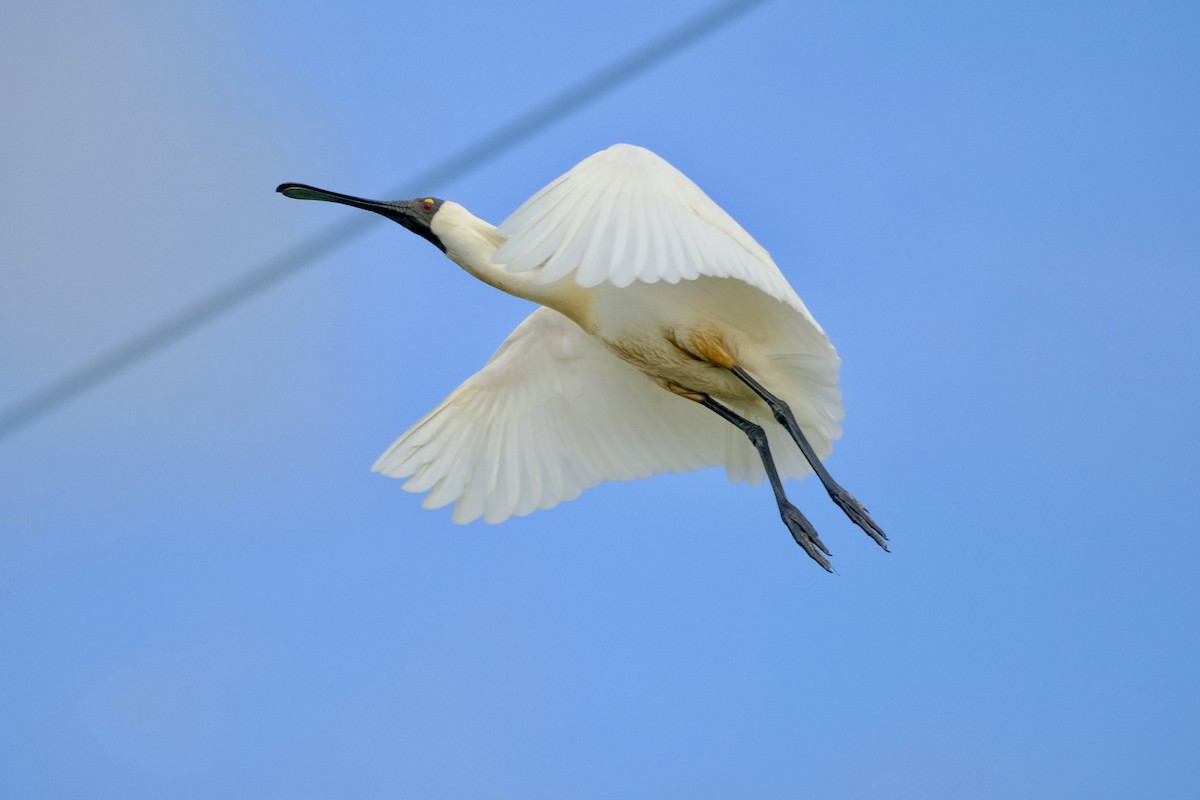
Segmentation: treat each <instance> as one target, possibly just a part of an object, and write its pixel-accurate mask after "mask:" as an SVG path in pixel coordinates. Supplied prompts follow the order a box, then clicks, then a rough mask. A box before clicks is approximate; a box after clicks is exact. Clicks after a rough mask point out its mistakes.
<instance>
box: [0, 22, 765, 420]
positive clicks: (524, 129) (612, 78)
mask: <svg viewBox="0 0 1200 800" xmlns="http://www.w3.org/2000/svg"><path fill="white" fill-rule="evenodd" d="M764 2H767V0H732V2H725V3H720V4H718V5H716V6H713V7H712V8H710V9H708V10H706V11H704V12H702V13H700V14H698V15H696V16H695V17H694V18H692V19H691V20H689V21H688V22H685V23H684V24H682V25H680V26H679V27H677V28H675V29H673V30H671V31H668V32H667V33H665V34H663V35H662V36H660V37H659V38H657V39H655V40H654V41H652V42H650V43H648V44H646V45H645V46H643V47H641V48H639V49H638V50H635V51H634V52H632V53H630V54H629V55H627V56H625V57H624V58H622V59H620V60H618V61H616V62H614V63H612V64H610V65H609V66H607V67H604V68H603V69H601V70H599V71H598V72H596V73H595V74H593V75H592V76H591V77H588V78H586V79H584V80H583V81H581V82H580V83H579V84H577V85H576V86H574V87H572V88H570V89H567V90H566V91H564V92H562V93H561V94H558V95H556V96H554V97H552V98H550V99H549V100H547V101H546V102H544V103H542V104H541V105H539V106H537V107H536V108H533V109H531V110H530V111H528V112H526V113H525V114H523V115H522V116H519V117H517V118H516V119H514V120H512V121H511V122H509V123H508V124H506V125H504V126H503V127H501V128H499V129H497V130H495V131H493V132H492V133H490V134H488V135H487V136H484V137H483V138H482V139H480V140H479V141H477V142H475V143H474V144H471V145H468V146H467V147H466V148H464V149H463V150H461V151H459V152H458V153H455V154H454V155H452V156H450V157H449V158H447V159H446V160H445V161H443V162H441V163H440V164H436V165H434V166H433V167H431V168H430V169H428V170H426V171H425V172H423V173H421V174H419V175H416V176H415V177H413V178H412V179H410V180H409V181H407V182H405V183H404V184H403V185H401V186H400V187H399V189H398V190H397V191H395V192H393V193H392V194H394V195H397V196H407V195H409V194H414V193H417V192H424V191H428V190H429V187H430V186H437V185H440V184H443V183H447V182H449V181H451V180H453V179H455V178H458V177H461V176H463V175H465V174H467V173H469V172H471V171H473V170H475V169H477V168H479V167H480V166H482V165H483V164H486V163H487V162H488V161H491V160H492V159H494V158H496V157H497V156H499V155H500V154H501V153H504V152H506V151H508V150H511V149H512V148H513V147H515V146H516V145H518V144H519V143H521V142H522V141H523V140H525V139H527V138H528V137H530V136H532V135H533V134H535V133H537V132H538V131H540V130H542V129H543V128H546V127H549V126H550V125H552V124H553V123H555V122H558V121H559V120H561V119H563V118H565V117H568V116H570V115H571V114H573V113H575V112H576V111H578V110H580V109H581V108H583V107H584V106H587V105H589V104H591V103H593V102H595V101H596V100H597V99H599V98H600V97H603V96H604V95H606V94H608V93H610V92H612V91H613V90H615V89H617V88H618V87H620V86H622V85H623V84H626V83H628V82H629V81H631V80H633V79H634V78H636V77H637V76H638V75H640V74H641V73H643V72H645V71H647V70H649V69H650V68H652V67H654V66H656V65H657V64H658V63H659V62H661V61H664V60H666V59H667V58H668V57H670V56H672V55H674V54H675V53H678V52H679V51H681V50H683V49H684V48H686V47H688V46H689V45H691V44H693V43H695V42H696V41H698V40H699V39H702V38H703V37H705V36H707V35H709V34H712V33H714V32H716V31H717V30H719V29H721V28H723V27H724V26H725V25H728V24H729V23H730V22H732V21H733V20H734V19H736V18H738V17H740V16H741V15H742V14H745V13H746V12H748V11H750V10H751V9H753V8H755V7H756V6H759V5H762V4H763V3H764ZM370 225H371V221H370V220H369V219H368V218H367V217H366V216H365V215H364V216H363V217H352V218H350V219H348V220H346V221H345V222H342V223H338V224H334V225H331V226H330V227H328V228H326V229H325V230H324V231H322V232H320V233H317V234H315V235H313V236H311V237H309V238H308V239H305V240H303V241H301V242H300V243H298V244H296V245H294V246H292V247H289V248H288V249H287V250H284V251H283V252H281V253H280V254H279V255H277V256H275V257H273V258H270V259H268V260H267V261H265V262H263V263H262V264H260V265H259V266H258V267H256V268H254V269H252V270H250V271H249V272H247V273H246V274H245V275H243V276H242V277H241V278H238V279H236V280H234V281H233V282H232V283H229V284H227V285H226V286H224V287H223V288H220V289H218V290H216V291H215V292H213V293H212V294H210V295H208V296H207V297H203V298H201V299H200V300H197V301H196V302H195V303H192V304H191V305H190V306H187V307H186V308H183V309H182V310H180V311H178V312H176V313H175V314H174V315H173V316H171V317H169V318H167V319H165V320H163V321H162V322H159V323H158V324H156V325H153V326H151V327H149V328H147V329H146V330H144V331H142V332H141V333H139V334H136V335H135V336H133V337H132V338H130V339H129V340H127V341H126V342H124V343H123V344H120V345H118V346H117V347H115V348H113V349H112V350H110V351H109V352H107V353H104V354H102V355H100V356H99V357H97V358H95V359H94V360H92V361H90V362H89V363H87V364H84V365H83V366H82V367H79V368H78V369H75V370H74V371H72V372H69V373H67V374H66V375H64V376H63V377H62V378H59V379H58V380H57V381H54V382H53V383H51V384H49V385H48V386H46V387H44V388H42V389H41V390H40V391H37V392H34V393H33V394H31V395H30V396H28V397H26V398H25V399H24V400H20V401H18V402H17V403H15V404H14V405H12V406H10V407H9V408H7V409H5V410H4V411H3V412H0V439H3V438H4V437H6V436H9V435H11V434H13V433H15V432H16V431H18V430H20V429H21V428H23V427H25V426H26V425H29V424H30V423H32V422H34V421H35V420H37V419H40V418H41V417H43V416H45V415H46V414H49V413H50V412H52V411H54V410H56V409H57V408H59V407H60V406H62V405H64V404H66V403H67V402H69V401H71V400H74V399H75V398H76V397H78V396H80V395H81V394H83V393H85V392H87V391H89V390H90V389H93V388H95V387H96V386H98V385H100V384H102V383H104V382H105V381H108V380H110V379H112V378H114V377H115V376H117V375H119V374H120V373H121V372H123V371H125V370H126V369H128V368H129V367H131V366H133V365H134V364H136V363H138V362H140V361H142V360H144V359H146V358H149V357H150V356H152V355H154V354H155V353H157V352H158V351H160V350H163V349H164V348H166V347H167V346H169V345H171V344H173V343H175V342H177V341H179V340H180V339H182V338H184V337H185V336H187V335H189V334H191V333H193V332H195V331H197V330H199V329H200V328H202V327H204V326H205V325H206V324H208V323H209V322H211V321H212V320H214V319H216V318H218V317H220V316H221V315H222V314H224V313H225V312H227V311H229V310H231V309H233V308H235V307H237V306H239V305H241V304H242V303H244V302H246V301H247V300H249V299H251V298H253V297H256V296H257V295H260V294H262V293H263V292H265V291H267V290H268V289H270V288H272V287H273V286H276V285H278V284H280V283H282V282H283V281H284V280H285V279H287V278H290V277H291V276H292V275H295V274H296V273H298V272H300V270H302V269H304V268H305V267H308V266H311V265H312V264H313V263H315V262H316V261H318V260H320V258H321V257H322V256H324V255H326V254H327V253H330V252H332V251H334V250H336V249H337V248H339V247H341V246H342V245H344V244H346V243H347V242H349V241H351V240H352V239H354V238H355V237H356V236H358V235H359V234H361V233H363V232H364V231H365V230H367V228H368V227H370Z"/></svg>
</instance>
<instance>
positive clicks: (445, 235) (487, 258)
mask: <svg viewBox="0 0 1200 800" xmlns="http://www.w3.org/2000/svg"><path fill="white" fill-rule="evenodd" d="M433 232H434V234H435V235H436V236H437V237H438V239H440V240H441V242H442V246H443V247H445V248H446V256H447V257H448V258H449V259H450V260H451V261H453V262H454V263H455V264H458V265H459V266H460V267H462V268H463V269H465V270H466V271H467V272H469V273H471V274H472V275H474V276H475V277H476V278H478V279H479V280H481V281H483V282H484V283H486V284H488V285H489V286H494V287H496V288H497V289H499V290H500V291H502V292H507V293H508V294H511V295H513V296H515V297H521V298H524V299H526V300H532V301H533V302H535V303H539V304H541V305H544V306H549V307H550V308H553V309H555V310H557V311H560V312H562V313H564V314H566V315H567V316H568V317H571V318H575V317H576V316H578V313H577V312H576V309H577V308H578V307H579V306H580V305H581V303H583V298H582V295H583V290H582V289H580V287H579V286H578V285H576V284H575V282H574V281H572V280H569V279H567V280H562V281H556V282H554V283H546V284H543V283H538V282H537V281H536V280H535V277H534V276H535V274H536V273H534V272H520V273H516V272H509V271H508V270H506V269H504V267H502V266H500V265H499V264H497V263H496V262H494V261H493V260H492V256H493V255H494V254H495V253H496V250H497V249H499V247H500V245H502V244H504V242H505V237H503V236H501V235H500V234H499V233H497V232H496V226H495V225H492V224H491V223H490V222H487V221H485V220H482V219H480V218H479V217H477V216H475V215H474V214H472V213H471V212H470V211H467V210H466V209H465V208H463V207H462V206H460V205H458V204H457V203H452V202H450V201H446V202H444V203H443V204H442V207H441V209H440V210H439V211H438V213H437V216H435V217H434V220H433ZM576 321H577V322H581V323H582V320H578V319H577V320H576Z"/></svg>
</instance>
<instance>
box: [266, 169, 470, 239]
mask: <svg viewBox="0 0 1200 800" xmlns="http://www.w3.org/2000/svg"><path fill="white" fill-rule="evenodd" d="M275 191H277V192H279V193H280V194H282V195H283V196H284V197H291V198H294V199H296V200H324V201H325V202H327V203H341V204H342V205H345V206H353V207H354V208H362V209H365V210H367V211H374V212H375V213H376V214H379V215H381V216H384V217H387V218H388V219H390V220H391V221H392V222H398V223H400V224H401V225H403V226H404V227H405V228H408V229H409V230H410V231H412V232H413V233H415V234H417V235H418V236H420V237H422V238H424V239H427V240H428V241H430V242H432V243H433V245H434V246H435V247H437V249H439V250H441V251H442V252H443V253H444V252H446V247H445V246H444V245H443V244H442V241H441V239H439V238H438V237H437V236H436V235H434V233H433V229H432V228H431V227H430V225H431V224H432V222H433V216H434V214H436V213H437V212H438V210H439V209H440V208H441V207H442V203H443V202H444V201H442V200H439V199H438V198H436V197H418V198H416V199H415V200H394V201H392V202H383V201H380V200H364V199H362V198H361V197H351V196H350V195H348V194H338V193H337V192H327V191H325V190H324V189H318V188H316V187H315V186H306V185H305V184H303V183H281V184H280V185H279V187H278V188H277V189H276V190H275Z"/></svg>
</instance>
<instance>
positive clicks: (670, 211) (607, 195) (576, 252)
mask: <svg viewBox="0 0 1200 800" xmlns="http://www.w3.org/2000/svg"><path fill="white" fill-rule="evenodd" d="M497 230H498V232H499V233H500V234H501V235H503V236H507V237H508V241H507V242H505V243H504V244H503V245H502V246H501V247H500V249H499V250H498V251H497V252H496V254H495V256H494V257H493V260H494V261H495V262H496V263H497V264H500V265H503V266H504V268H505V269H507V270H509V271H511V272H531V271H532V272H534V273H535V275H536V279H537V281H538V282H540V283H550V282H553V281H556V280H559V279H561V278H563V277H565V276H567V275H570V274H572V273H573V274H574V276H575V280H576V282H577V283H578V284H579V285H580V286H585V287H590V286H596V285H598V284H600V283H605V282H607V283H611V284H613V285H615V286H619V287H623V286H628V285H630V284H631V283H633V282H634V281H643V282H645V283H655V282H657V281H666V282H668V283H677V282H679V281H681V280H691V279H694V278H697V277H699V276H701V275H707V276H711V277H714V278H736V279H738V280H742V281H745V282H746V283H748V284H750V285H751V286H754V287H756V288H758V289H761V290H762V291H764V292H766V293H767V294H769V295H771V296H772V297H774V298H776V299H777V300H779V301H781V302H784V303H787V304H788V305H791V306H792V307H794V308H795V309H797V310H799V311H801V312H802V313H803V314H804V315H805V316H808V317H809V318H810V319H811V316H810V315H809V314H808V311H807V310H806V309H805V308H804V304H803V303H801V302H800V298H799V297H798V296H797V295H796V292H795V291H794V290H793V289H792V288H791V286H789V285H788V282H787V280H786V279H785V278H784V277H783V275H782V274H781V273H780V272H779V268H778V267H776V266H775V262H774V261H772V260H771V256H770V255H769V254H768V253H767V251H766V250H764V249H763V248H762V247H761V246H760V245H759V244H758V243H757V242H756V241H754V239H753V238H752V237H751V236H750V234H748V233H746V231H744V230H743V229H742V227H741V226H740V225H738V224H737V223H736V222H734V220H733V218H732V217H730V216H729V215H728V214H727V213H725V212H724V211H723V210H722V209H721V208H720V206H718V205H717V204H716V203H714V202H713V201H712V200H711V199H709V197H708V195H706V194H705V193H704V192H703V191H701V190H700V188H699V187H698V186H696V184H694V183H692V182H691V181H690V180H689V179H688V178H687V176H685V175H684V174H683V173H681V172H680V171H679V170H677V169H675V168H674V167H673V166H671V165H670V164H668V163H667V162H666V161H664V160H663V159H662V158H660V157H658V156H657V155H655V154H654V153H652V152H650V151H649V150H646V149H645V148H642V147H636V146H634V145H628V144H617V145H613V146H612V147H610V148H608V149H607V150H602V151H600V152H599V153H596V154H595V155H592V156H589V157H588V158H586V159H584V160H583V161H581V162H579V163H578V164H577V165H575V166H574V167H572V168H571V169H570V170H569V171H568V172H567V173H566V174H564V175H562V176H561V177H559V178H558V179H557V180H555V181H554V182H552V183H551V184H550V185H549V186H547V187H545V188H544V189H542V190H541V191H539V192H538V193H537V194H535V195H534V196H533V197H531V198H529V199H528V200H527V201H525V203H523V204H522V205H521V207H520V208H518V209H517V210H516V211H514V212H513V213H512V215H511V216H509V218H508V219H506V220H505V221H504V222H502V223H501V224H500V227H499V228H498V229H497Z"/></svg>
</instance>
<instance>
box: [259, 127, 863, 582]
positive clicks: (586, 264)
mask: <svg viewBox="0 0 1200 800" xmlns="http://www.w3.org/2000/svg"><path fill="white" fill-rule="evenodd" d="M280 191H282V192H284V193H285V194H288V195H289V196H292V197H299V198H305V199H321V200H332V201H335V202H341V203H345V204H348V205H353V206H357V207H360V208H366V209H368V210H371V211H375V212H377V213H380V214H383V215H384V216H387V217H389V218H391V219H393V220H395V221H397V222H399V223H401V224H402V225H404V226H405V227H407V228H409V229H410V230H413V231H414V232H416V233H418V234H420V235H422V236H424V237H425V238H427V239H429V240H430V241H431V242H433V243H434V244H436V245H438V246H439V247H441V248H442V249H443V250H444V251H445V253H446V255H447V256H448V257H449V258H450V259H451V260H453V261H455V262H456V263H457V264H459V265H460V266H462V267H463V268H464V269H466V270H467V271H468V272H470V273H471V274H473V275H475V276H476V277H478V278H480V279H481V280H483V281H485V282H487V283H489V284H491V285H493V286H495V287H497V288H499V289H502V290H503V291H506V292H508V293H510V294H513V295H516V296H519V297H523V298H526V299H529V300H532V301H534V302H536V303H539V304H541V305H542V306H543V308H539V309H537V310H536V311H534V312H533V313H532V314H531V315H530V316H529V317H528V318H527V319H526V320H525V321H524V322H523V323H521V325H520V326H518V327H517V329H516V330H515V331H513V332H512V334H511V335H509V337H508V339H507V340H505V342H504V343H503V344H502V345H501V346H500V348H499V350H497V351H496V353H495V355H493V356H492V358H491V360H489V361H488V363H487V364H486V365H485V366H484V367H483V369H481V370H480V371H479V372H478V373H476V374H475V375H474V376H472V377H471V378H470V379H468V380H467V381H466V382H465V383H464V384H463V385H462V386H460V387H459V388H458V389H456V390H455V391H454V392H453V393H452V394H451V395H450V396H449V397H448V398H446V400H445V401H443V402H442V403H441V404H440V405H439V406H438V407H437V408H435V409H434V410H433V411H431V412H430V413H429V414H427V415H426V416H425V418H424V419H422V420H421V421H420V422H418V423H417V424H416V425H414V426H413V427H412V428H411V429H409V430H408V431H407V432H406V433H405V434H404V435H403V436H401V437H400V438H399V439H397V440H396V442H395V443H394V444H392V446H391V447H390V448H388V450H387V451H386V452H385V453H384V454H383V455H382V456H381V457H380V458H379V460H378V461H377V462H376V463H375V467H374V468H375V470H377V471H379V472H382V473H383V474H385V475H388V476H392V477H397V478H407V479H408V480H407V481H406V482H405V484H404V488H405V489H407V490H409V491H413V492H427V493H428V495H427V497H426V498H425V502H424V505H425V506H426V507H428V508H437V507H440V506H444V505H447V504H450V503H454V504H455V509H454V514H453V518H454V521H455V522H469V521H471V520H474V519H477V518H479V517H483V519H484V520H486V521H487V522H500V521H502V520H505V519H507V518H509V517H511V516H513V515H521V514H528V513H530V512H532V511H534V510H536V509H539V508H549V507H551V506H553V505H556V504H557V503H560V502H562V501H564V500H570V499H573V498H574V497H577V496H578V495H579V493H580V492H582V491H583V490H584V489H586V488H588V487H590V486H593V485H595V484H597V483H599V482H601V481H606V480H633V479H636V478H642V477H646V476H648V475H652V474H655V473H660V472H682V471H685V470H693V469H700V468H702V467H707V466H715V465H721V466H724V467H725V469H726V472H727V474H728V476H729V478H730V480H733V481H748V482H750V483H758V482H759V481H761V480H762V478H763V476H764V474H765V475H767V476H768V477H771V478H772V486H773V488H774V489H775V490H776V499H777V502H778V503H779V505H780V511H781V514H782V516H783V518H784V521H785V522H786V523H787V524H788V527H789V529H791V531H792V533H793V536H795V537H796V541H797V542H799V543H800V544H801V545H802V546H804V548H805V550H806V551H807V552H808V553H809V555H811V556H812V557H813V558H815V559H817V560H818V561H819V562H821V563H822V566H825V567H826V568H828V562H827V561H826V560H825V559H824V558H823V557H822V556H821V555H820V553H818V552H817V551H816V549H814V544H815V546H816V547H817V548H819V549H820V551H821V552H824V553H826V554H827V553H828V551H827V550H825V548H824V545H823V544H822V543H821V542H820V540H819V539H818V538H817V536H816V533H815V531H813V530H812V529H811V526H809V525H808V523H807V520H804V518H803V516H802V515H800V513H799V512H798V511H797V510H796V509H795V508H794V507H793V506H791V504H790V503H788V502H787V501H786V498H785V497H784V496H783V491H782V487H781V485H780V483H779V478H785V477H789V476H791V477H800V476H803V475H805V474H807V473H808V472H810V471H813V469H814V468H815V470H816V471H817V473H818V475H819V476H820V477H821V480H822V482H823V483H825V486H826V488H827V489H828V490H829V492H830V495H831V496H832V497H833V499H834V500H835V501H836V502H837V503H838V504H839V505H840V506H842V507H843V509H844V510H846V513H847V514H849V515H850V516H851V518H852V519H854V521H855V522H856V523H857V524H859V525H860V526H862V527H864V529H865V530H867V532H868V533H869V534H870V535H871V536H872V537H873V538H875V540H876V541H877V542H879V543H880V544H881V545H883V539H884V538H886V537H884V536H883V532H882V531H881V530H879V529H878V527H877V526H875V525H874V523H873V522H872V521H871V520H870V518H869V517H868V516H867V515H866V512H865V509H862V508H861V506H860V505H859V504H858V503H857V501H855V500H854V499H853V497H852V496H850V495H849V493H848V492H845V490H844V489H841V487H839V486H837V484H836V483H834V482H833V481H832V478H830V477H829V476H828V473H827V472H825V470H824V468H823V467H822V466H821V464H820V461H819V460H820V459H824V458H825V457H826V456H828V455H829V453H830V451H831V449H832V442H833V440H834V439H836V438H838V437H839V436H840V435H841V428H840V426H839V421H840V420H841V418H842V405H841V397H840V393H839V391H838V388H837V371H838V363H839V362H838V357H837V354H836V352H835V351H834V349H833V346H832V345H831V344H830V343H829V340H828V338H827V337H826V335H825V332H824V331H823V330H822V329H821V327H820V325H818V324H817V322H816V320H815V319H813V317H812V315H811V314H810V313H809V312H808V309H807V308H805V306H804V303H803V302H802V301H801V300H800V298H799V296H798V295H797V294H796V292H795V291H794V290H793V289H792V287H791V286H790V285H789V284H788V282H787V280H786V279H785V278H784V277H783V274H782V273H781V272H780V271H779V268H778V267H777V266H776V265H775V263H774V262H773V261H772V260H771V257H770V255H769V254H768V253H767V251H766V250H764V249H763V248H762V247H761V246H760V245H759V244H758V243H757V242H755V241H754V239H753V238H752V237H751V236H750V235H749V234H748V233H746V231H745V230H743V229H742V227H741V226H740V225H738V224H737V223H736V222H735V221H734V220H733V219H732V218H731V217H730V216H729V215H728V214H727V213H725V212H724V211H723V210H722V209H721V208H720V207H719V206H717V204H716V203H714V202H713V201H712V200H711V199H709V197H708V196H707V195H706V194H704V192H703V191H701V190H700V189H699V187H697V186H696V185H695V184H694V183H692V181H690V180H689V179H688V178H687V177H685V176H684V175H683V174H682V173H680V172H679V171H678V170H676V169H675V168H674V167H672V166H671V165H670V164H668V163H667V162H666V161H664V160H663V159H661V158H659V157H658V156H657V155H655V154H654V153H651V152H650V151H649V150H646V149H644V148H640V147H635V146H632V145H614V146H613V147H610V148H609V149H607V150H604V151H601V152H599V153H596V154H595V155H593V156H591V157H589V158H587V159H585V160H584V161H582V162H580V163H579V164H577V165H576V166H575V167H573V168H572V169H571V170H569V171H568V172H567V173H565V174H564V175H562V176H561V177H559V178H558V179H556V180H554V181H553V182H551V183H550V184H549V185H548V186H546V187H545V188H544V189H542V190H541V191H539V192H537V193H536V194H535V195H534V196H533V197H531V198H530V199H529V200H527V201H526V202H525V203H523V204H522V205H521V206H520V207H519V208H518V209H517V210H516V211H515V212H513V213H512V215H510V216H509V217H508V219H506V220H505V221H504V222H503V223H501V224H500V226H499V227H496V226H493V225H491V224H489V223H487V222H485V221H483V220H481V219H479V218H477V217H475V216H474V215H472V214H471V213H470V212H468V211H467V210H466V209H465V208H463V207H462V206H460V205H458V204H456V203H452V202H449V201H441V200H436V199H434V198H423V199H421V198H418V199H417V200H412V201H402V202H396V203H380V202H377V201H368V200H361V199H359V198H354V197H349V196H346V195H337V194H334V193H331V192H325V191H323V190H319V189H314V188H312V187H307V186H303V185H300V184H285V185H283V186H281V187H280ZM780 401H782V402H780ZM781 409H783V411H785V412H787V413H788V414H789V415H790V416H791V417H794V423H792V427H791V428H786V427H785V426H784V425H783V424H776V420H777V419H778V420H780V422H781V423H783V422H784V418H783V417H781V416H780V413H781ZM788 409H790V411H789V410H788ZM714 411H716V412H717V413H713V412H714ZM730 422H732V423H733V424H730ZM758 428H761V429H762V430H761V431H758V432H757V433H756V429H758ZM762 433H765V443H764V442H763V441H760V440H756V438H755V437H756V436H759V435H760V434H762ZM789 437H790V438H789ZM792 441H795V443H796V445H798V446H799V447H800V448H804V447H805V446H806V445H811V451H810V452H809V453H808V454H804V455H802V453H801V450H800V449H797V447H793V446H791V443H792ZM772 457H773V458H772ZM810 462H811V463H810ZM775 470H777V472H778V477H776V476H774V475H772V471H775Z"/></svg>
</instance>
